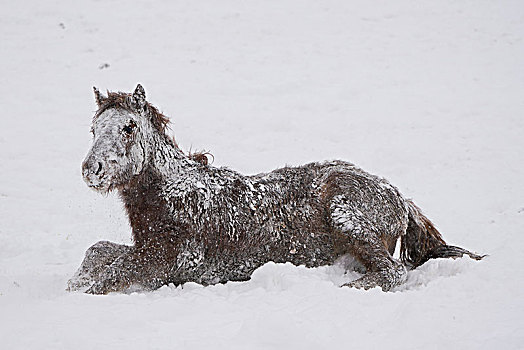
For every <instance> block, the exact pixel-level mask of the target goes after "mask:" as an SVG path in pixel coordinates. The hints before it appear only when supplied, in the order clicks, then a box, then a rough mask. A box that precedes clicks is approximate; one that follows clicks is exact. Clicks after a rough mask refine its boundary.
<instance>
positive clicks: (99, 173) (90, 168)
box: [82, 156, 105, 189]
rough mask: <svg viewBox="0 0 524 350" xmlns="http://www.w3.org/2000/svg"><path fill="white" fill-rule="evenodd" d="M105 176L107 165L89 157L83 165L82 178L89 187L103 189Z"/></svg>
mask: <svg viewBox="0 0 524 350" xmlns="http://www.w3.org/2000/svg"><path fill="white" fill-rule="evenodd" d="M104 175H105V164H104V162H102V161H100V160H96V159H95V157H92V156H91V157H88V158H87V159H86V160H85V161H84V162H83V163H82V176H83V178H84V181H85V182H86V184H87V185H88V186H89V187H93V188H95V189H101V188H102V187H103V179H104Z"/></svg>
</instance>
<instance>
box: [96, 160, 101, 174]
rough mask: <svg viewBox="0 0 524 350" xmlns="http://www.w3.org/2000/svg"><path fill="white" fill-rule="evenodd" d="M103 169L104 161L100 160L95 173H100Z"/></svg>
mask: <svg viewBox="0 0 524 350" xmlns="http://www.w3.org/2000/svg"><path fill="white" fill-rule="evenodd" d="M101 171H102V163H101V162H98V168H97V169H96V172H95V175H98V174H100V172H101Z"/></svg>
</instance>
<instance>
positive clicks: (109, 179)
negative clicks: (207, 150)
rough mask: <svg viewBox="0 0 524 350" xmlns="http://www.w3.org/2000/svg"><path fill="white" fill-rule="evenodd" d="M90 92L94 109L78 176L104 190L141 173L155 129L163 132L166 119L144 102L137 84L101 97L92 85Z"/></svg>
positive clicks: (115, 186)
mask: <svg viewBox="0 0 524 350" xmlns="http://www.w3.org/2000/svg"><path fill="white" fill-rule="evenodd" d="M94 91H95V98H96V102H97V104H98V111H97V112H96V114H95V117H94V118H93V125H92V128H91V131H92V133H93V145H92V147H91V149H90V150H89V152H88V154H87V156H86V158H85V160H84V162H83V163H82V175H83V177H84V181H85V182H86V183H87V185H88V186H89V187H91V188H93V189H95V190H96V191H98V192H101V193H107V192H109V191H111V190H112V189H114V188H122V187H124V186H125V185H126V184H127V183H129V181H131V179H132V178H133V177H134V176H136V175H138V174H140V173H141V172H142V170H143V169H144V167H145V166H146V164H147V162H148V161H149V159H150V158H151V153H152V151H153V146H152V145H153V139H154V135H155V132H156V134H157V135H158V132H159V131H162V132H163V131H164V128H165V126H166V124H167V122H168V121H167V118H165V117H164V116H163V115H161V114H160V113H159V112H158V111H157V110H156V108H154V107H153V106H151V105H150V104H148V103H147V102H146V99H145V98H146V97H145V91H144V88H143V87H142V86H141V85H140V84H139V85H137V87H136V89H135V91H134V93H133V94H127V93H121V92H118V93H114V92H109V93H108V96H103V95H102V94H101V93H100V92H99V91H98V90H97V89H96V88H94Z"/></svg>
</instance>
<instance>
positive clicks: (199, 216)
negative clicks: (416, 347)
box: [68, 84, 483, 294]
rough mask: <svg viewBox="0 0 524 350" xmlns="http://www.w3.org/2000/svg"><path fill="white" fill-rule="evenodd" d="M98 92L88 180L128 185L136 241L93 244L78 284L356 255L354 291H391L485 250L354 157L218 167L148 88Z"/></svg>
mask: <svg viewBox="0 0 524 350" xmlns="http://www.w3.org/2000/svg"><path fill="white" fill-rule="evenodd" d="M93 89H94V94H95V99H96V103H97V106H98V110H97V111H96V113H95V115H94V117H93V121H92V127H91V132H92V134H93V144H92V147H91V149H90V150H89V152H88V154H87V156H86V158H85V160H84V161H83V163H82V175H83V179H84V181H85V182H86V184H87V186H88V187H89V188H91V189H93V190H95V191H97V192H99V193H102V194H107V193H109V192H111V191H113V190H116V191H117V192H118V194H119V196H120V198H121V200H122V201H123V204H124V207H125V210H126V212H127V215H128V218H129V222H130V226H131V228H132V238H133V243H134V244H133V245H123V244H116V243H112V242H108V241H100V242H98V243H96V244H94V245H93V246H91V247H90V248H89V249H88V250H87V251H86V254H85V258H84V260H83V262H82V264H81V266H80V268H79V269H78V271H77V272H76V273H75V275H74V276H73V277H72V278H71V279H70V280H69V282H68V290H70V291H77V290H83V291H84V292H87V293H91V294H107V293H110V292H124V293H125V292H128V291H133V290H137V289H138V290H154V289H157V288H160V287H161V286H163V285H169V284H171V283H172V284H174V285H176V286H179V285H183V284H184V283H186V282H196V283H199V284H202V285H204V286H207V285H213V284H217V283H226V282H228V281H246V280H249V279H250V276H251V274H252V273H253V271H254V270H255V269H257V268H258V267H260V266H262V265H264V264H265V263H267V262H270V261H273V262H275V263H285V262H291V263H292V264H294V265H297V266H298V265H305V266H306V267H318V266H322V265H331V264H334V263H335V261H336V260H337V259H339V258H341V257H344V256H347V255H349V256H352V257H353V258H354V259H355V260H356V261H357V262H358V263H359V264H358V266H359V271H360V272H361V273H363V275H362V277H360V278H358V279H356V280H354V281H352V282H349V283H346V284H344V285H343V286H348V287H355V288H363V289H370V288H374V287H379V288H381V289H382V290H383V291H390V290H391V289H392V288H394V287H396V286H399V285H400V284H402V283H403V282H405V280H406V276H407V271H408V269H414V268H416V267H418V266H420V265H422V264H423V263H425V262H426V261H428V260H429V259H433V258H457V257H462V256H463V255H468V256H470V257H471V258H473V259H476V260H480V259H482V257H483V256H479V255H477V254H474V253H472V252H470V251H468V250H466V249H463V248H460V247H456V246H451V245H448V244H446V242H445V241H444V239H443V238H442V236H441V234H440V233H439V231H438V230H437V229H436V228H435V226H434V225H433V223H432V222H431V221H430V220H429V219H428V218H427V217H426V216H425V215H424V214H423V213H422V211H421V210H420V209H419V208H418V207H417V206H416V205H415V204H414V203H413V201H411V200H409V199H405V198H404V197H403V196H402V195H401V193H400V192H399V190H398V189H397V188H396V187H395V186H393V185H391V184H390V183H389V182H388V181H387V180H385V179H383V178H381V177H378V176H376V175H372V174H370V173H368V172H366V171H364V170H362V169H360V168H359V167H357V166H355V165H354V164H352V163H349V162H345V161H340V160H336V161H326V162H317V163H310V164H306V165H302V166H298V167H284V168H281V169H277V170H274V171H272V172H268V173H262V174H258V175H252V176H245V175H242V174H240V173H238V172H236V171H233V170H231V169H229V168H226V167H214V166H212V165H210V164H208V162H207V156H206V154H202V153H201V154H197V155H186V154H185V153H184V152H183V151H182V150H181V149H180V148H179V146H178V145H177V143H176V142H175V140H174V138H172V137H171V136H169V135H168V134H167V132H166V131H167V130H166V129H167V128H168V124H169V119H168V118H167V117H166V116H165V115H163V114H162V113H160V112H159V110H158V109H157V108H156V107H154V106H153V105H152V104H150V103H149V102H147V101H146V95H145V91H144V88H143V87H142V86H141V85H140V84H138V85H137V87H136V89H135V90H134V92H133V93H124V92H109V91H108V92H107V96H104V95H103V94H102V93H100V91H99V90H98V89H97V88H96V87H95V88H93ZM398 240H400V258H399V259H396V258H394V257H393V254H394V252H395V247H396V245H397V241H398Z"/></svg>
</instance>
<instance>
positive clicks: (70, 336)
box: [0, 0, 524, 350]
mask: <svg viewBox="0 0 524 350" xmlns="http://www.w3.org/2000/svg"><path fill="white" fill-rule="evenodd" d="M523 38H524V5H523V3H522V2H521V1H478V0H475V1H472V0H470V1H448V0H443V1H425V0H424V1H406V0H399V1H365V0H358V1H355V0H352V1H335V0H332V1H299V0H290V1H276V0H269V1H220V2H218V1H207V2H197V1H190V0H186V1H165V2H160V1H157V2H148V1H133V2H132V1H123V0H115V1H109V0H105V1H83V2H74V3H73V2H70V1H63V2H60V1H23V2H13V1H2V11H1V14H0V39H1V40H0V42H1V44H0V55H1V56H0V77H1V79H0V82H1V84H0V108H1V114H0V118H1V119H0V120H1V123H0V162H1V163H0V169H1V170H0V347H1V348H2V349H73V348H74V349H93V348H95V347H99V348H111V349H135V348H137V349H138V348H147V349H161V348H166V349H175V348H178V349H301V350H303V349H329V348H342V347H345V348H360V349H365V348H369V349H376V348H379V347H380V348H388V349H400V348H402V349H417V348H418V349H420V348H425V349H433V348H435V349H437V348H438V349H440V348H447V349H458V348H460V349H482V348H484V349H494V348H500V349H502V348H504V349H517V348H521V347H522V344H523V341H524V317H523V315H524V307H523V306H524V302H523V297H524V295H523V294H524V293H523V287H524V274H523V272H522V267H523V266H524V264H523V253H522V247H523V243H524V237H523V234H524V185H523V171H522V170H523V168H524V156H523V146H524V138H523V136H522V134H523V131H524V118H523V112H524V65H523V62H524V55H523V54H524V42H523ZM107 65H108V66H107ZM138 82H140V83H142V84H143V86H144V87H145V89H146V93H147V96H148V100H149V101H151V102H152V103H153V104H154V105H156V106H157V107H159V108H160V110H161V111H163V112H164V113H165V114H166V115H168V116H169V117H170V118H171V121H172V122H173V123H172V125H171V129H172V133H173V135H175V137H176V138H177V141H178V143H179V144H180V145H181V147H182V148H183V149H185V150H189V149H190V148H191V149H193V150H209V151H211V152H212V153H213V154H214V156H215V163H214V165H216V166H229V167H231V168H233V169H236V170H239V171H241V172H243V173H246V174H254V173H258V172H265V171H269V170H272V169H274V168H277V167H281V166H284V165H300V164H303V163H305V162H308V161H314V160H323V159H344V160H349V161H352V162H354V163H356V164H358V165H360V166H361V167H363V168H364V169H366V170H368V171H370V172H372V173H376V174H379V175H381V176H384V177H386V178H388V179H389V180H390V181H391V182H392V183H393V184H395V185H396V186H398V187H399V188H400V190H401V191H402V192H403V193H404V194H405V195H406V196H407V197H411V198H413V199H414V200H415V202H416V203H417V204H418V205H419V206H420V207H421V208H422V209H423V210H424V211H425V213H426V214H427V215H428V216H429V217H430V218H431V219H432V220H433V221H434V222H435V223H436V225H437V226H438V227H439V229H440V230H441V232H442V233H443V235H444V238H445V239H446V240H447V241H448V242H449V243H451V244H456V245H460V246H463V247H465V248H467V249H471V250H473V251H477V252H479V253H485V254H489V255H490V256H489V257H488V258H486V259H485V260H484V261H482V262H475V261H472V260H470V259H469V258H463V259H459V260H455V261H453V260H433V261H430V262H429V263H427V264H426V265H424V266H423V267H421V268H419V269H418V270H415V271H412V272H410V274H409V279H408V281H407V283H406V284H405V285H403V286H402V287H400V288H398V289H397V290H396V292H392V293H383V292H381V291H380V290H378V289H374V290H371V291H367V292H365V291H360V290H353V289H349V288H338V287H337V285H338V284H339V283H341V282H343V281H344V280H347V279H350V278H355V277H356V275H351V274H350V275H345V276H344V275H343V270H342V269H341V268H340V267H339V266H334V267H323V268H318V269H305V268H303V267H294V266H291V265H275V264H268V265H266V266H264V267H262V268H260V269H259V270H257V271H256V272H255V274H254V276H253V279H252V280H251V281H249V282H245V283H228V284H226V285H218V286H213V287H207V288H203V287H200V286H198V285H195V284H188V285H186V286H185V287H184V288H180V287H179V288H175V287H173V286H170V287H164V288H162V289H160V290H158V291H155V292H151V293H135V294H131V295H123V294H116V295H109V296H91V295H84V294H81V293H68V292H66V291H65V286H66V281H67V279H68V278H69V277H70V276H71V275H72V274H73V273H74V272H75V270H76V268H77V267H78V266H79V264H80V262H81V260H82V258H83V254H84V252H85V250H86V249H87V248H88V247H89V246H90V245H91V244H93V243H95V242H97V241H98V240H102V239H104V240H111V241H115V242H123V243H127V244H129V243H131V240H130V229H129V226H128V224H127V218H126V217H125V215H124V212H123V209H122V205H121V204H120V202H119V200H118V198H117V196H116V195H110V196H108V197H104V196H99V195H97V194H96V193H94V192H91V191H89V189H88V188H87V186H85V184H84V183H83V181H82V179H81V175H80V164H81V161H82V159H83V157H84V155H85V154H86V153H87V150H88V148H89V146H90V134H89V127H90V121H91V117H92V115H93V113H94V111H95V109H96V106H95V103H94V98H93V94H92V90H91V87H92V86H93V85H96V86H97V87H99V88H100V89H101V90H102V91H105V90H106V89H109V90H114V91H117V90H121V91H132V90H133V89H134V88H135V86H136V83H138Z"/></svg>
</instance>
